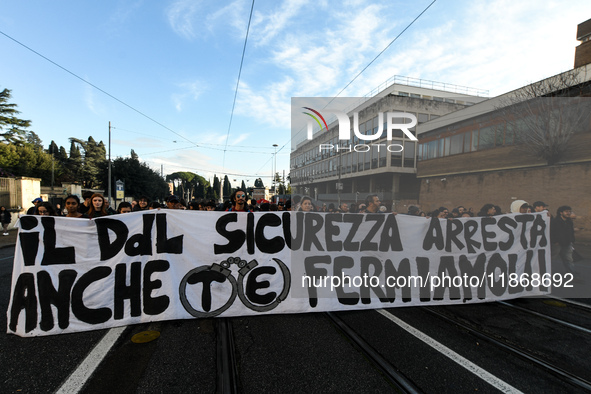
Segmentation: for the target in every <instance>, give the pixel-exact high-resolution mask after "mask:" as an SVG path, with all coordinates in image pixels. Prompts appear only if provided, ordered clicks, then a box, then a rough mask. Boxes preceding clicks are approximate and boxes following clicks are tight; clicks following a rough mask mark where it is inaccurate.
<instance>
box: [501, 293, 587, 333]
mask: <svg viewBox="0 0 591 394" xmlns="http://www.w3.org/2000/svg"><path fill="white" fill-rule="evenodd" d="M497 304H499V305H503V306H505V307H508V308H513V309H516V310H518V311H522V312H526V313H529V314H531V315H534V316H537V317H539V318H541V319H545V320H548V321H551V322H554V323H556V324H560V325H562V326H565V327H568V328H572V329H574V330H579V331H582V332H584V333H587V334H591V329H589V328H586V327H582V326H579V325H577V324H573V323H570V322H567V321H564V320H562V319H558V318H555V317H552V316H548V315H544V314H543V313H540V312H536V311H533V310H531V309H527V308H524V307H522V306H519V305H514V304H511V303H509V302H505V301H497Z"/></svg>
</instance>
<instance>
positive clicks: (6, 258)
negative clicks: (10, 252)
mask: <svg viewBox="0 0 591 394" xmlns="http://www.w3.org/2000/svg"><path fill="white" fill-rule="evenodd" d="M13 258H14V256H8V257H2V258H1V259H0V260H8V259H13Z"/></svg>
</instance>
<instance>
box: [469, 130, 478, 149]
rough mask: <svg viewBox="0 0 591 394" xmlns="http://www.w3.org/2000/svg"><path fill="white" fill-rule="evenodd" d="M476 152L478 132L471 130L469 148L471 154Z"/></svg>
mask: <svg viewBox="0 0 591 394" xmlns="http://www.w3.org/2000/svg"><path fill="white" fill-rule="evenodd" d="M477 150H478V130H472V146H471V147H470V151H471V152H476V151H477Z"/></svg>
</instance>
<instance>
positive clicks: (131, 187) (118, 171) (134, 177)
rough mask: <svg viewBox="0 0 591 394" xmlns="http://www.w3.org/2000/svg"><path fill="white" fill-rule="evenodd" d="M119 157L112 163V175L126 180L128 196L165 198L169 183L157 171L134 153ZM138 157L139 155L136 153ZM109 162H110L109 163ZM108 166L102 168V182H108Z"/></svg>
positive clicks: (152, 198)
mask: <svg viewBox="0 0 591 394" xmlns="http://www.w3.org/2000/svg"><path fill="white" fill-rule="evenodd" d="M131 156H132V157H128V158H121V157H118V158H117V159H115V160H113V163H112V165H111V176H112V177H113V179H120V180H122V181H123V182H125V194H126V195H127V196H133V197H139V196H147V197H148V198H149V199H151V200H163V199H164V198H165V197H166V196H167V195H168V184H167V183H166V181H165V180H164V179H162V177H161V176H160V174H159V173H158V172H157V171H154V170H153V169H151V168H150V167H149V166H148V165H147V164H146V163H141V162H140V161H139V160H138V159H137V158H134V155H133V154H132V155H131ZM135 156H136V157H137V155H135ZM107 164H108V163H107ZM107 177H108V168H107V166H105V167H104V168H103V169H102V177H101V178H102V184H103V185H105V184H107V181H108V178H107Z"/></svg>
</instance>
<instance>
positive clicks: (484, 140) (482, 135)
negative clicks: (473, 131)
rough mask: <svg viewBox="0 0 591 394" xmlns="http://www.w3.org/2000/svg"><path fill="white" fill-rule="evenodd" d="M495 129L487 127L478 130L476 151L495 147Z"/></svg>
mask: <svg viewBox="0 0 591 394" xmlns="http://www.w3.org/2000/svg"><path fill="white" fill-rule="evenodd" d="M495 141H496V136H495V127H494V126H488V127H483V128H482V129H480V130H479V134H478V150H484V149H491V148H494V147H495Z"/></svg>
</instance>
